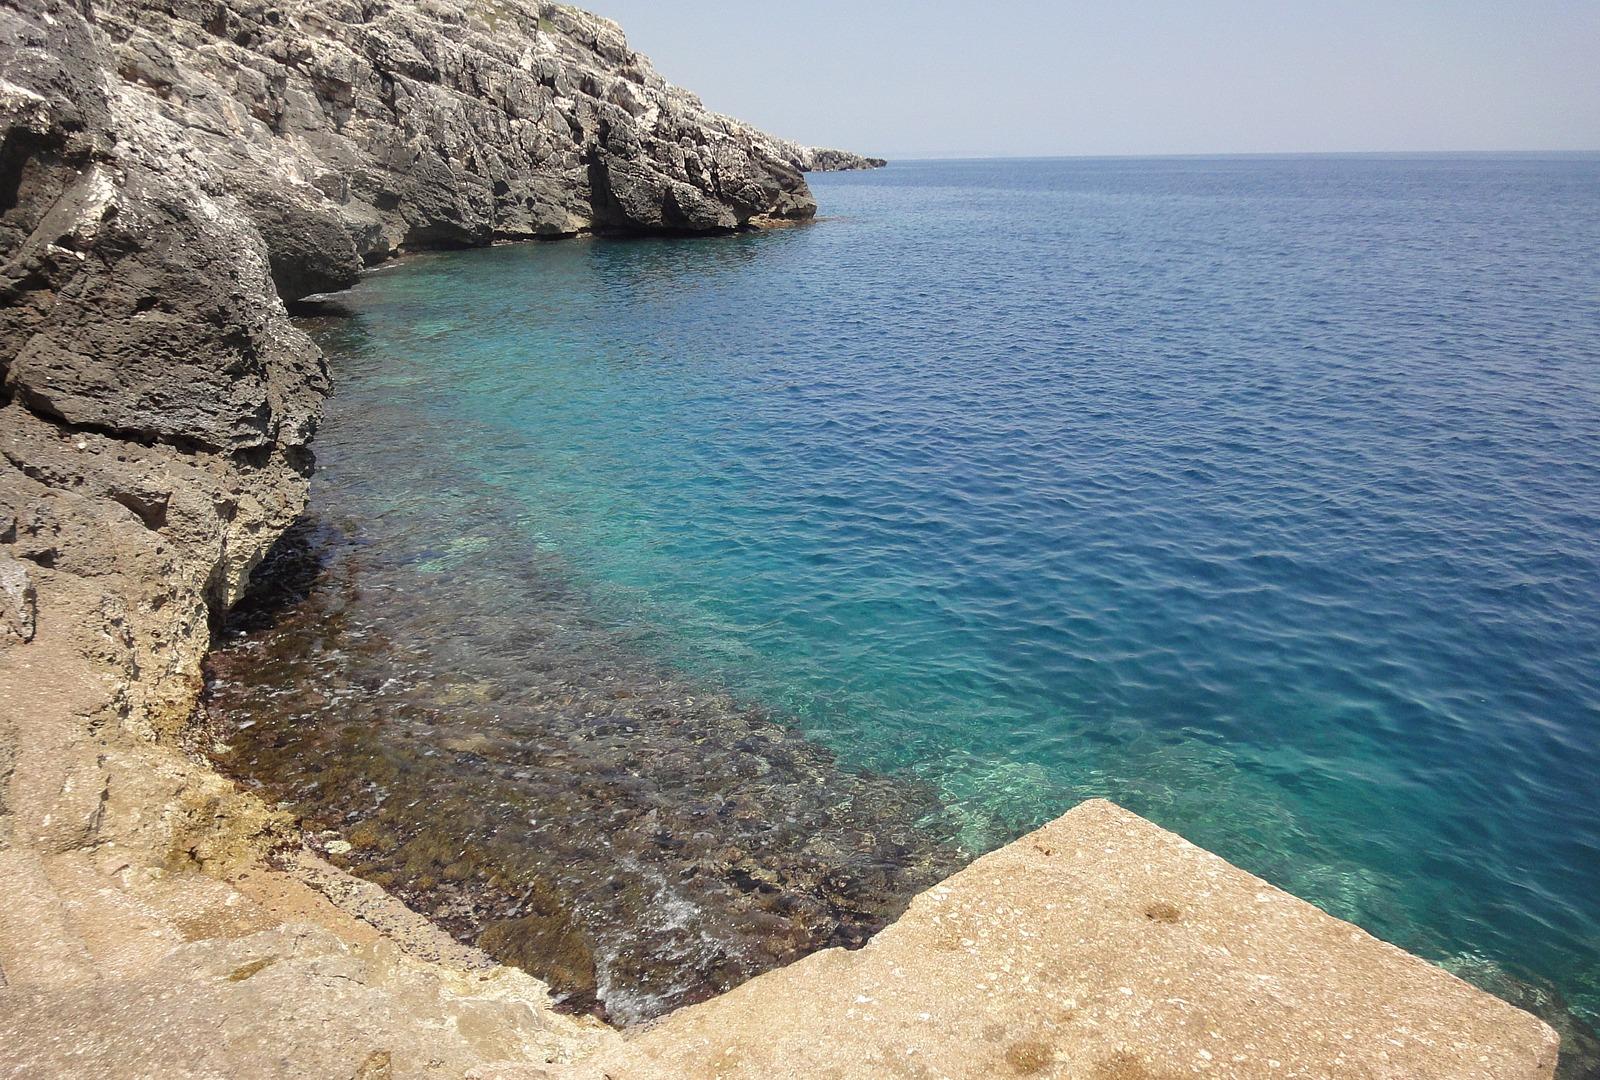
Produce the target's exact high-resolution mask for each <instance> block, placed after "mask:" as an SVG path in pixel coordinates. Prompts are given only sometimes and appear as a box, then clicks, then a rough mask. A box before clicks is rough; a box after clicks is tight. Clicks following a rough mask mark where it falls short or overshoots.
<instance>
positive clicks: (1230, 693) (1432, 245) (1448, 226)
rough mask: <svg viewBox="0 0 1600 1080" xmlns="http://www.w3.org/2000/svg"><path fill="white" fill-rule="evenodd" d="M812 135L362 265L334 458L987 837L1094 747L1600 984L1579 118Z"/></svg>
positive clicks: (1387, 925)
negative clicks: (1257, 144)
mask: <svg viewBox="0 0 1600 1080" xmlns="http://www.w3.org/2000/svg"><path fill="white" fill-rule="evenodd" d="M814 186H815V188H816V191H817V195H818V197H819V200H820V202H821V204H822V206H823V208H824V211H825V213H826V215H827V217H826V218H825V219H824V220H822V221H820V222H818V223H817V224H815V225H813V226H810V227H806V228H798V229H792V230H787V231H781V232H772V233H766V234H756V235H741V236H732V237H726V238H720V239H710V240H696V241H667V240H645V241H608V240H590V241H578V242H571V243H561V244H553V245H542V246H523V247H516V248H503V249H496V250H492V251H486V252H472V253H462V254H459V255H443V256H429V257H425V258H419V259H417V260H414V261H412V262H410V263H407V264H405V265H403V266H399V267H396V268H393V269H389V270H385V271H382V272H380V273H377V274H375V275H373V276H372V277H371V278H370V279H369V280H368V281H367V282H365V283H364V284H363V285H362V286H361V287H360V288H359V289H358V290H357V291H356V292H355V293H354V294H353V295H352V297H351V298H350V300H349V306H350V308H351V309H352V311H354V312H355V315H354V317H353V318H351V319H350V320H347V321H346V322H344V323H343V324H341V325H339V326H337V327H336V328H334V329H333V330H331V331H328V332H327V333H326V334H325V335H324V339H325V344H326V345H328V347H329V348H330V350H331V356H332V362H333V366H334V371H335V375H336V377H337V378H338V379H339V382H340V390H339V393H338V395H337V397H336V398H335V401H334V404H333V413H334V415H333V420H332V422H331V424H330V427H329V430H328V433H327V435H326V436H325V438H324V440H323V442H322V444H321V450H320V454H321V457H322V464H323V473H322V476H321V478H320V479H319V480H318V487H317V491H318V495H317V498H318V500H319V502H320V504H321V505H322V506H323V507H324V508H330V507H331V508H335V509H336V510H337V511H338V512H340V513H342V514H347V515H351V516H353V517H354V518H355V519H356V520H360V519H361V518H363V517H367V518H369V519H372V520H379V519H382V520H383V521H385V522H386V526H385V527H386V528H388V529H390V530H394V529H397V528H398V529H400V530H402V531H403V530H404V529H405V528H406V527H407V525H406V522H407V521H408V520H413V521H414V522H415V526H416V528H417V529H419V530H423V529H432V530H434V531H438V530H439V528H440V525H439V522H438V520H437V515H438V514H439V512H440V508H439V505H438V504H437V502H436V501H433V500H429V499H426V498H418V492H419V491H422V490H425V489H426V488H427V487H428V485H429V484H430V483H437V482H438V477H439V476H440V475H446V474H448V475H458V476H461V477H464V478H465V479H464V480H463V483H469V484H471V485H472V486H473V487H474V489H475V490H479V491H486V492H489V493H491V494H492V497H491V498H486V499H484V498H480V499H476V500H475V501H474V504H473V505H474V506H475V507H477V508H478V509H477V510H476V511H475V512H477V513H487V514H489V515H491V516H492V520H489V519H487V518H473V517H467V516H463V517H459V518H453V519H451V520H449V521H448V523H447V525H446V527H445V528H446V531H447V532H448V533H449V534H450V535H449V536H448V537H447V538H445V539H442V540H440V541H439V543H438V544H437V545H436V550H435V551H434V553H433V556H432V557H431V560H425V561H424V562H423V563H422V564H420V565H419V567H418V572H421V573H450V572H451V569H452V567H453V566H456V565H457V564H458V563H459V562H460V561H461V559H462V557H463V554H464V553H475V554H474V557H483V556H482V553H481V552H480V549H481V548H483V547H484V546H485V545H490V544H492V552H491V555H492V558H494V559H496V560H502V561H508V562H516V561H518V560H533V559H535V558H537V559H539V560H541V561H543V562H549V561H550V560H554V561H555V563H556V564H557V565H559V567H560V568H561V569H560V572H561V573H562V574H563V575H564V576H565V578H566V579H567V580H568V581H569V582H570V583H572V584H575V585H576V586H577V587H578V589H579V590H580V591H581V593H582V594H583V595H584V596H585V597H586V598H587V601H586V602H587V603H588V604H589V605H590V606H591V609H592V611H593V613H594V614H595V617H596V618H598V619H599V620H600V621H601V622H603V623H606V624H609V625H612V626H617V627H626V628H628V632H629V634H630V635H631V637H630V640H631V641H632V642H633V643H634V644H635V645H636V646H637V647H638V648H639V649H640V650H642V651H643V652H645V653H646V654H648V655H650V656H652V657H655V658H656V659H658V660H659V661H661V662H662V663H664V664H667V665H668V666H670V667H671V668H672V669H674V670H676V671H679V672H682V673H683V674H684V675H685V676H686V677H692V678H694V679H697V680H701V681H703V682H705V683H707V684H709V685H715V686H719V687H725V688H727V689H728V690H730V691H731V692H732V693H734V694H735V695H736V696H738V697H739V698H741V699H744V700H748V701H753V702H756V703H759V704H761V705H762V706H765V707H766V708H767V709H769V710H772V711H773V712H775V713H777V714H779V715H783V716H788V717H792V718H794V719H795V720H796V722H797V723H798V724H799V725H800V726H801V728H802V729H803V730H804V731H805V732H807V733H808V734H809V735H810V736H811V737H813V738H814V739H816V740H819V741H820V742H822V743H824V744H826V745H827V746H829V747H831V748H832V749H833V750H834V751H836V752H837V753H838V754H839V755H840V756H841V758H842V759H843V760H844V761H846V762H848V763H850V764H852V765H856V766H860V767H864V768H870V769H874V770H884V771H888V772H890V773H893V774H896V775H906V776H914V777H918V778H921V779H922V780H924V781H926V782H927V783H928V784H929V785H931V786H932V787H933V788H934V790H935V791H936V792H937V793H938V795H939V799H940V802H941V803H942V806H943V810H942V812H941V814H940V815H939V818H938V821H937V822H935V823H934V827H935V828H936V829H937V830H938V831H939V832H941V833H942V834H943V835H946V836H948V837H951V838H953V839H955V840H956V841H958V842H959V843H960V844H962V845H963V846H964V847H966V848H967V849H969V850H972V851H980V850H984V849H986V848H989V847H992V846H995V845H997V844H999V843H1002V842H1004V841H1005V840H1007V839H1008V838H1010V837H1012V836H1014V835H1016V834H1017V833H1018V832H1019V831H1020V830H1022V829H1025V828H1027V827H1028V826H1030V825H1033V824H1037V823H1039V822H1041V821H1043V820H1045V819H1047V818H1049V817H1051V816H1053V815H1054V814H1056V813H1059V812H1061V811H1062V810H1064V809H1066V808H1067V807H1069V806H1071V805H1072V804H1073V803H1075V802H1076V801H1078V800H1080V799H1082V798H1084V797H1086V796H1090V795H1106V796H1110V797H1111V798H1114V799H1116V800H1118V801H1119V802H1122V803H1124V804H1125V805H1127V806H1129V807H1130V808H1132V809H1134V810H1136V811H1138V812H1140V813H1142V814H1145V815H1147V816H1149V817H1151V818H1153V819H1154V820H1156V821H1157V822H1159V823H1161V824H1163V825H1166V826H1169V827H1171V828H1174V829H1176V830H1178V831H1179V832H1181V833H1182V834H1184V835H1185V836H1187V837H1188V838H1190V839H1191V840H1193V841H1195V842H1196V843H1199V844H1201V845H1203V846H1206V847H1208V848H1211V849H1213V850H1215V851H1217V852H1219V853H1220V854H1222V855H1224V856H1225V857H1227V858H1229V859H1231V860H1233V861H1234V862H1237V863H1239V864H1241V865H1242V866H1244V867H1246V868H1248V869H1250V870H1252V871H1254V872H1256V873H1258V874H1261V875H1263V876H1265V877H1266V878H1268V879H1269V880H1271V881H1273V882H1275V883H1277V884H1279V885H1282V886H1284V887H1285V888H1288V889H1290V890H1291V891H1293V892H1296V893H1298V894H1300V895H1302V896H1305V897H1307V898H1309V899H1311V900H1313V901H1315V902H1317V903H1318V904H1320V905H1322V906H1324V907H1325V908H1327V909H1328V910H1330V911H1332V912H1334V913H1335V914H1338V915H1341V916H1343V917H1346V918H1350V919H1353V920H1354V921H1356V922H1357V923H1359V924H1361V925H1362V926H1364V927H1367V928H1368V929H1370V930H1372V931H1373V932H1375V933H1377V934H1379V935H1380V936H1383V937H1385V938H1387V939H1389V940H1391V941H1394V942H1397V943H1398V944H1400V945H1403V946H1405V947H1407V948H1410V949H1413V950H1416V951H1418V952H1420V953H1422V954H1424V955H1426V956H1429V957H1432V958H1434V959H1437V960H1440V961H1443V962H1445V963H1447V964H1449V965H1451V966H1453V967H1455V968H1456V969H1458V970H1461V971H1462V972H1464V973H1466V974H1468V975H1469V976H1471V977H1475V978H1479V979H1480V980H1483V981H1487V982H1491V983H1493V982H1495V981H1496V979H1497V978H1498V975H1497V974H1496V973H1497V972H1506V973H1509V974H1511V975H1512V976H1514V977H1516V978H1518V979H1526V980H1529V981H1531V982H1533V983H1536V984H1538V985H1540V986H1546V987H1550V988H1553V990H1554V991H1555V992H1557V993H1559V994H1560V995H1562V996H1563V997H1564V998H1565V1000H1566V1002H1567V1004H1568V1005H1569V1006H1570V1007H1571V1008H1573V1009H1574V1010H1576V1011H1577V1012H1579V1013H1580V1014H1586V1015H1587V1016H1589V1017H1590V1018H1591V1019H1592V1018H1593V1017H1594V1016H1595V1015H1596V1014H1597V1013H1600V808H1597V802H1600V799H1597V790H1600V540H1597V536H1600V257H1597V254H1596V253H1597V252H1600V158H1596V157H1593V156H1568V157H1552V158H1528V157H1498V158H1476V157H1438V158H1415V159H1411V158H1285V159H1223V160H1198V159H1193V160H1190V159H1184V160H1141V161H1027V162H1023V161H1005V162H954V163H906V164H897V165H895V166H893V167H891V168H889V169H887V170H884V171H881V172H876V173H870V174H855V175H836V176H820V177H816V178H814ZM419 447H421V448H423V449H422V450H421V451H420V452H419V450H418V448H419ZM483 507H491V508H492V509H490V510H487V511H485V510H483V509H482V508H483ZM508 602H509V601H508Z"/></svg>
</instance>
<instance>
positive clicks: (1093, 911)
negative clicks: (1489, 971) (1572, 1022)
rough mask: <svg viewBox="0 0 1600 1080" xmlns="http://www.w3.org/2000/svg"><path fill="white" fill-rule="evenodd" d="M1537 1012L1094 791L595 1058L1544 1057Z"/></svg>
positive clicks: (945, 1069)
mask: <svg viewBox="0 0 1600 1080" xmlns="http://www.w3.org/2000/svg"><path fill="white" fill-rule="evenodd" d="M1557 1048H1558V1039H1557V1036H1556V1034H1555V1032H1554V1031H1552V1030H1551V1029H1550V1028H1549V1027H1548V1026H1547V1025H1546V1024H1544V1023H1543V1022H1542V1021H1540V1020H1538V1019H1536V1018H1535V1017H1533V1016H1531V1015H1529V1014H1528V1013H1525V1012H1522V1011H1521V1010H1518V1009H1515V1008H1513V1007H1512V1006H1510V1005H1507V1004H1506V1003H1504V1002H1502V1001H1500V1000H1499V999H1497V998H1495V997H1493V996H1491V995H1489V994H1487V993H1484V992H1483V991H1481V990H1478V989H1477V988H1475V987H1473V986H1470V985H1468V984H1467V983H1465V982H1462V981H1461V980H1460V979H1457V978H1456V977H1454V976H1453V975H1450V974H1448V973H1447V972H1445V971H1443V970H1441V969H1439V968H1437V967H1434V966H1433V965H1431V964H1428V963H1426V962H1425V961H1423V960H1420V959H1418V958H1417V957H1415V956H1412V955H1410V954H1409V953H1406V952H1404V951H1403V950H1401V949H1398V948H1396V947H1394V946H1392V945H1389V944H1386V943H1384V942H1382V941H1379V940H1378V939H1377V938H1375V937H1373V936H1371V935H1370V934H1367V933H1365V932H1364V931H1362V930H1360V929H1358V928H1356V927H1354V926H1352V925H1350V924H1349V923H1346V922H1342V921H1341V920H1339V919H1336V918H1334V917H1333V916H1331V915H1328V914H1327V913H1325V912H1323V911H1321V910H1319V909H1317V908H1316V907H1313V906H1312V905H1311V904H1308V903H1306V902H1305V901H1303V900H1299V899H1297V898H1295V897H1293V896H1291V895H1289V894H1288V893H1286V892H1283V891H1282V890H1280V889H1276V888H1273V887H1272V886H1270V885H1268V884H1266V883H1265V882H1263V881H1262V880H1260V879H1259V878H1256V877H1254V876H1252V875H1250V874H1248V873H1246V872H1245V871H1243V870H1241V869H1239V868H1238V867H1235V866H1233V865H1231V864H1229V863H1227V862H1225V861H1224V860H1223V859H1221V858H1218V857H1217V856H1216V855H1213V854H1211V853H1209V852H1206V851H1204V850H1202V849H1200V848H1198V847H1196V846H1194V845H1193V844H1190V843H1189V842H1187V841H1185V840H1183V839H1182V838H1181V837H1179V836H1176V835H1174V834H1173V833H1170V832H1167V831H1166V830H1164V829H1161V828H1159V827H1157V826H1155V825H1153V824H1151V823H1150V822H1148V821H1146V820H1144V819H1143V818H1141V817H1139V816H1137V815H1135V814H1132V813H1130V812H1128V811H1127V810H1123V809H1121V808H1120V807H1117V806H1115V805H1113V804H1112V803H1109V802H1105V801H1102V800H1091V801H1089V802H1085V803H1083V804H1081V805H1079V806H1078V807H1076V808H1074V809H1073V810H1071V811H1069V812H1068V813H1066V814H1065V815H1063V816H1062V817H1060V818H1058V819H1056V820H1055V821H1054V822H1052V823H1050V824H1049V825H1046V826H1044V827H1043V828H1041V829H1039V830H1037V831H1036V832H1033V833H1031V834H1029V835H1028V836H1025V837H1023V838H1022V839H1020V840H1018V841H1016V842H1014V843H1012V844H1009V845H1007V846H1006V847H1004V848H1001V849H1000V850H998V851H995V852H993V853H992V854H989V855H986V856H984V857H983V858H981V859H979V860H978V861H977V862H975V863H974V864H973V865H972V866H970V867H968V868H967V869H966V870H964V871H962V872H961V873H958V874H956V875H954V876H952V877H951V878H949V879H948V880H946V881H945V882H944V883H943V884H941V885H938V886H936V887H935V888H933V889H931V890H929V891H928V892H926V893H924V894H922V895H921V896H919V897H918V898H917V899H916V900H915V901H914V902H913V903H912V905H911V907H910V909H909V910H908V911H907V912H906V913H905V915H903V916H902V917H901V918H900V919H899V920H898V921H897V922H896V923H895V924H894V925H892V926H891V927H889V928H888V929H886V930H884V931H883V932H882V933H880V934H879V935H878V936H877V937H876V938H874V939H873V940H872V941H871V942H870V943H869V944H868V945H867V946H866V947H865V948H863V949H861V950H859V951H857V952H845V951H843V950H838V949H832V950H828V951H825V952H820V953H816V954H814V955H812V956H810V957H808V958H806V959H805V960H802V961H800V962H799V963H796V964H793V965H791V966H790V967H788V968H785V969H783V970H780V971H775V972H771V973H769V974H766V975H763V976H761V977H760V978H758V979H755V980H753V981H751V982H749V983H746V984H745V985H744V986H742V987H739V988H738V989H736V990H733V991H732V992H730V993H728V994H725V995H723V996H722V997H719V998H716V999H714V1000H712V1001H708V1002H706V1003H704V1004H701V1005H696V1006H693V1007H691V1008H688V1009H685V1010H682V1011H680V1012H678V1013H675V1014H673V1015H671V1016H669V1017H667V1018H665V1019H664V1020H663V1021H662V1022H660V1023H659V1024H657V1025H656V1026H655V1027H653V1028H651V1029H650V1030H648V1031H646V1032H644V1033H642V1034H640V1035H638V1036H636V1037H634V1038H633V1039H631V1040H630V1041H629V1042H628V1043H627V1044H625V1045H624V1046H622V1047H618V1048H613V1049H612V1050H611V1051H609V1052H603V1053H602V1054H601V1055H599V1056H598V1057H597V1058H596V1059H594V1060H593V1061H592V1063H591V1065H592V1067H596V1068H597V1069H598V1071H600V1072H601V1073H602V1074H603V1075H605V1076H607V1077H611V1078H613V1080H625V1078H626V1080H643V1078H658V1077H730V1078H732V1077H752V1078H753V1077H761V1078H763V1080H776V1078H783V1077H806V1078H810V1080H821V1078H845V1077H918V1078H924V1077H925V1078H930V1080H931V1078H937V1077H952V1078H955V1077H1062V1078H1066V1077H1071V1078H1084V1080H1091V1078H1092V1080H1157V1078H1167V1077H1180V1076H1181V1077H1187V1076H1202V1075H1203V1076H1218V1077H1222V1076H1226V1077H1262V1078H1272V1080H1287V1078H1290V1077H1295V1078H1306V1077H1327V1078H1338V1080H1345V1078H1352V1080H1353V1078H1398V1077H1422V1078H1437V1080H1458V1078H1459V1080H1465V1078H1471V1077H1493V1078H1500V1080H1511V1078H1519V1080H1520V1078H1524V1077H1527V1078H1535V1077H1550V1076H1553V1075H1554V1072H1555V1065H1556V1056H1557Z"/></svg>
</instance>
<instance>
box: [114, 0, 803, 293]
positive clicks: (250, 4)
mask: <svg viewBox="0 0 1600 1080" xmlns="http://www.w3.org/2000/svg"><path fill="white" fill-rule="evenodd" d="M94 17H95V22H96V25H97V27H98V30H99V32H100V34H101V36H102V39H103V41H104V44H105V50H106V53H107V60H108V63H109V65H110V66H111V67H112V68H113V69H114V71H115V73H116V76H117V79H118V80H119V82H120V84H121V86H122V87H125V88H128V89H129V90H131V91H133V92H136V93H137V94H138V96H140V97H142V98H143V99H144V100H145V101H146V102H147V103H148V104H149V106H150V107H151V108H152V109H153V110H155V111H156V112H158V113H159V114H160V115H161V116H162V117H163V118H164V119H165V120H167V121H170V123H172V124H173V125H176V126H177V127H179V128H181V129H182V134H183V138H184V141H185V143H186V144H187V146H188V148H189V150H190V152H191V153H192V155H193V156H194V157H195V158H197V159H198V160H200V161H201V162H203V163H204V165H205V166H206V167H207V168H208V169H209V170H210V172H211V174H212V175H213V176H214V177H215V178H216V180H217V182H218V183H219V184H220V185H222V186H223V187H224V188H225V189H226V190H227V191H228V192H229V193H230V194H232V195H234V196H236V197H237V199H238V201H239V203H240V205H241V206H242V207H243V209H244V211H245V213H246V214H247V216H248V217H249V219H250V220H251V221H252V222H253V223H254V225H255V227H256V229H257V231H259V233H260V234H261V236H262V237H263V239H264V240H265V243H266V247H267V252H268V257H269V262H270V265H271V268H272V274H273V277H274V279H275V281H276V282H277V286H278V290H279V292H280V293H281V294H282V295H283V296H284V297H286V298H289V299H293V298H295V297H299V296H304V295H307V294H309V293H313V292H318V291H327V290H331V289H337V288H343V287H345V286H347V285H349V284H350V283H351V282H353V281H354V279H355V275H356V273H357V272H358V270H359V268H360V267H361V265H362V264H363V263H366V264H371V263H373V262H377V261H380V260H382V259H384V258H387V257H388V256H390V255H392V254H394V253H396V252H398V251H403V250H406V249H409V248H419V247H457V246H472V245H478V244H486V243H490V242H492V241H496V240H520V239H529V238H533V237H554V236H567V235H572V234H575V233H578V232H583V231H587V230H593V229H606V230H617V231H671V232H707V231H714V230H727V229H734V228H739V227H741V226H747V225H760V224H763V223H768V222H773V221H781V220H795V219H803V218H808V217H810V216H812V215H813V214H814V213H815V212H816V204H815V202H813V201H812V198H811V194H810V192H809V190H808V189H807V187H806V184H805V181H804V179H803V177H802V176H801V172H802V170H803V169H804V168H807V167H809V163H810V162H811V161H812V160H814V159H815V152H813V151H810V150H809V149H806V148H801V147H796V146H795V145H793V144H791V143H787V142H784V141H782V140H778V139H774V138H771V137H769V136H767V135H764V134H762V133H760V132H758V131H756V130H754V129H753V128H750V127H749V126H747V125H745V124H742V123H740V122H739V121H737V120H732V119H729V118H728V117H725V116H719V115H716V114H714V113H711V112H708V111H707V110H706V109H705V107H704V106H703V105H701V103H700V101H699V99H698V98H696V97H695V96H694V95H693V94H690V93H688V92H686V91H684V90H681V89H678V88H677V87H674V86H671V85H669V84H668V83H667V82H666V80H665V79H663V78H662V77H661V76H660V75H658V74H657V73H656V72H655V71H654V70H653V69H652V68H651V66H650V63H649V61H648V60H647V59H646V58H645V57H643V56H641V55H639V54H638V53H635V52H634V51H633V50H631V49H630V48H629V47H628V44H627V41H626V39H625V38H624V37H623V35H622V32H621V30H619V29H618V28H617V26H616V25H615V24H613V23H610V22H608V21H606V20H604V19H600V18H597V17H595V16H593V15H589V14H586V13H584V12H581V11H578V10H576V9H573V8H568V7H564V6H561V5H557V4H538V3H523V2H520V0H472V2H467V3H459V4H458V3H445V2H441V0H407V2H404V3H400V2H386V0H373V2H355V0H310V2H308V3H299V4H293V5H277V4H272V3H263V2H259V0H228V2H226V3H224V2H218V0H100V2H98V3H96V4H95V6H94ZM822 153H823V154H824V155H829V154H833V153H834V152H831V151H824V152H822ZM825 160H829V161H832V160H835V158H833V157H826V158H825Z"/></svg>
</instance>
